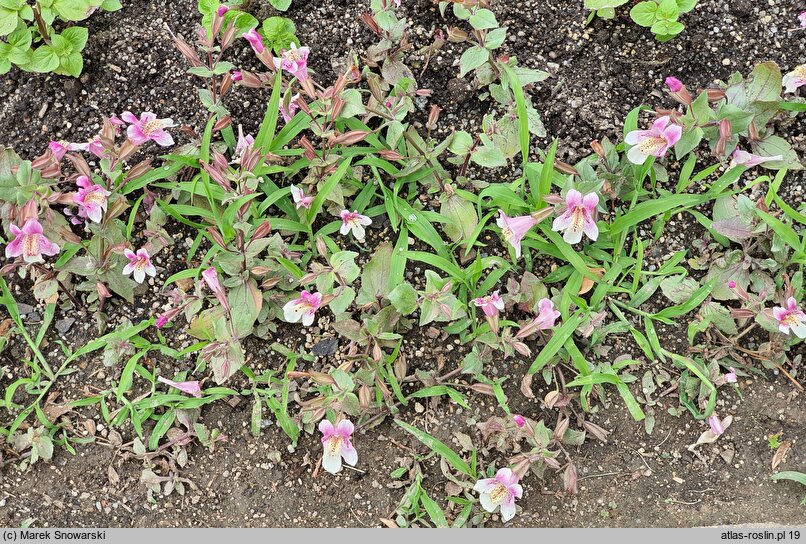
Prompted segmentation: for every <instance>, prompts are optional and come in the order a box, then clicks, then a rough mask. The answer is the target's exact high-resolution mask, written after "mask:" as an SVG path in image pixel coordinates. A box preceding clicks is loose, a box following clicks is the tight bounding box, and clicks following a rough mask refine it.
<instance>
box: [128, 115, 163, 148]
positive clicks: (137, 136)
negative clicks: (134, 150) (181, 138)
mask: <svg viewBox="0 0 806 544" xmlns="http://www.w3.org/2000/svg"><path fill="white" fill-rule="evenodd" d="M120 117H121V118H122V119H123V120H124V121H126V122H127V123H129V128H128V129H126V135H127V136H128V137H129V141H131V143H133V144H134V145H143V144H144V143H146V142H148V141H149V140H152V141H154V142H155V143H156V144H157V145H161V146H162V147H168V146H171V145H174V139H173V138H172V137H171V135H170V134H168V132H167V131H166V130H165V129H166V128H171V127H175V126H176V124H174V122H173V119H157V115H156V114H154V113H151V112H144V113H142V114H140V118H139V119H138V118H137V117H135V115H134V114H133V113H132V112H130V111H124V112H123V115H121V116H120Z"/></svg>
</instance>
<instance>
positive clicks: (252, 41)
mask: <svg viewBox="0 0 806 544" xmlns="http://www.w3.org/2000/svg"><path fill="white" fill-rule="evenodd" d="M243 37H244V38H246V41H248V42H249V45H251V46H252V49H253V50H254V51H255V53H256V54H258V55H260V54H261V53H263V51H264V50H265V49H266V46H265V45H263V37H262V36H261V35H260V34H258V33H257V30H255V29H254V28H253V29H251V30H249V32H245V33H244V35H243Z"/></svg>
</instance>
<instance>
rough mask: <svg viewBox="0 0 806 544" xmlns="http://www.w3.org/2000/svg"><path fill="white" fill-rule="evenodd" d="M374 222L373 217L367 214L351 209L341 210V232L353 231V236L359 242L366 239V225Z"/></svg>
mask: <svg viewBox="0 0 806 544" xmlns="http://www.w3.org/2000/svg"><path fill="white" fill-rule="evenodd" d="M371 224H372V219H370V218H369V217H367V216H366V215H361V214H360V213H358V212H351V211H350V210H342V211H341V228H340V229H339V232H340V233H342V234H347V233H348V232H350V231H353V236H355V239H356V240H358V241H359V242H363V241H364V227H365V226H367V225H371Z"/></svg>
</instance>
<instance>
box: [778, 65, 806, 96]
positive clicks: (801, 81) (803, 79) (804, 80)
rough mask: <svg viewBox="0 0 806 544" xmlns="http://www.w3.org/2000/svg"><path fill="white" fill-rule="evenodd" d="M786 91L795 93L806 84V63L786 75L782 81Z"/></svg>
mask: <svg viewBox="0 0 806 544" xmlns="http://www.w3.org/2000/svg"><path fill="white" fill-rule="evenodd" d="M782 83H783V85H784V88H785V89H786V92H788V93H794V92H795V91H797V90H798V89H799V88H800V87H803V86H804V85H806V64H801V65H800V66H798V67H797V68H795V69H794V70H792V71H791V72H789V73H788V74H786V75H785V76H784V79H783V81H782Z"/></svg>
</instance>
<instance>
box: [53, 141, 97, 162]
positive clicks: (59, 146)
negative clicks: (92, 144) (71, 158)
mask: <svg viewBox="0 0 806 544" xmlns="http://www.w3.org/2000/svg"><path fill="white" fill-rule="evenodd" d="M88 145H89V144H71V143H70V142H66V141H64V140H58V141H56V140H54V141H51V142H50V143H49V144H48V148H49V149H50V150H51V152H53V156H54V157H56V160H57V161H61V160H62V159H63V158H64V156H65V155H66V154H67V152H68V151H82V150H86V149H87V147H88Z"/></svg>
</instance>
